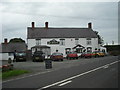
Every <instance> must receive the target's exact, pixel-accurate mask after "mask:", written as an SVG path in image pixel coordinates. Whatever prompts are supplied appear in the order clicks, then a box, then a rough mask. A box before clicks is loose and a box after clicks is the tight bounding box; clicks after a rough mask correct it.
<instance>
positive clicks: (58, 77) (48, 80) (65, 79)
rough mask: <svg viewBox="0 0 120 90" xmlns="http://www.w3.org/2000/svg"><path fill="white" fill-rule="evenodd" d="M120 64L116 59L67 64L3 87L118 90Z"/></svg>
mask: <svg viewBox="0 0 120 90" xmlns="http://www.w3.org/2000/svg"><path fill="white" fill-rule="evenodd" d="M70 62H71V63H70ZM26 63H27V62H26ZM58 63H59V62H58ZM119 64H120V62H119V60H118V57H117V56H106V57H100V58H90V59H78V60H71V61H70V60H69V61H67V60H66V61H63V62H62V63H61V65H59V68H57V66H56V65H55V64H54V66H55V67H56V68H54V69H49V70H47V71H44V72H38V73H35V74H32V75H28V76H25V77H20V78H16V79H11V80H7V81H3V83H2V86H3V90H4V89H5V88H7V89H8V88H16V89H17V88H21V89H23V88H25V89H33V90H42V89H49V88H118V72H120V71H119V70H120V69H118V65H119ZM54 66H53V67H54ZM60 67H61V68H60Z"/></svg>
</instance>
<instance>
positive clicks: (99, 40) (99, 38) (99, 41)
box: [94, 31, 104, 45]
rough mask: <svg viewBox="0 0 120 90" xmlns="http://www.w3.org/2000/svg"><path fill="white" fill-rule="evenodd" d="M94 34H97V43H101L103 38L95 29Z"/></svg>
mask: <svg viewBox="0 0 120 90" xmlns="http://www.w3.org/2000/svg"><path fill="white" fill-rule="evenodd" d="M94 32H95V33H96V34H97V37H98V44H101V45H102V44H103V43H104V40H103V38H102V37H101V36H100V35H99V34H98V32H97V31H94Z"/></svg>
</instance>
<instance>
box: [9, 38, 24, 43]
mask: <svg viewBox="0 0 120 90" xmlns="http://www.w3.org/2000/svg"><path fill="white" fill-rule="evenodd" d="M16 42H23V43H25V41H24V40H23V39H21V38H13V39H11V40H10V42H9V43H16Z"/></svg>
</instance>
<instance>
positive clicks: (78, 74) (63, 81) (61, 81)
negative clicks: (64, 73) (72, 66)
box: [37, 61, 120, 90]
mask: <svg viewBox="0 0 120 90" xmlns="http://www.w3.org/2000/svg"><path fill="white" fill-rule="evenodd" d="M118 62H120V61H115V62H112V63H110V64H106V65H103V66H101V67H98V68H95V69H92V70H90V71H87V72H84V73H81V74H78V75H76V76H73V77H70V78H67V79H64V80H62V81H59V82H56V83H53V84H50V85H48V86H45V87H42V88H40V89H37V90H41V89H45V88H49V87H52V86H55V85H57V84H60V83H63V82H66V81H68V80H72V79H74V78H77V77H80V76H83V75H85V74H88V73H91V72H94V71H96V70H99V69H102V68H104V67H105V66H110V65H113V64H115V63H118Z"/></svg>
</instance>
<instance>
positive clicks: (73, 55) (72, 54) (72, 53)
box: [66, 52, 78, 59]
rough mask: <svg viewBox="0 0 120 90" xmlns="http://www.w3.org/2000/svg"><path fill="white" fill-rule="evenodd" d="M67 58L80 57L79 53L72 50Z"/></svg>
mask: <svg viewBox="0 0 120 90" xmlns="http://www.w3.org/2000/svg"><path fill="white" fill-rule="evenodd" d="M66 58H67V59H78V55H77V53H76V52H70V53H68V54H67V56H66Z"/></svg>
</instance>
